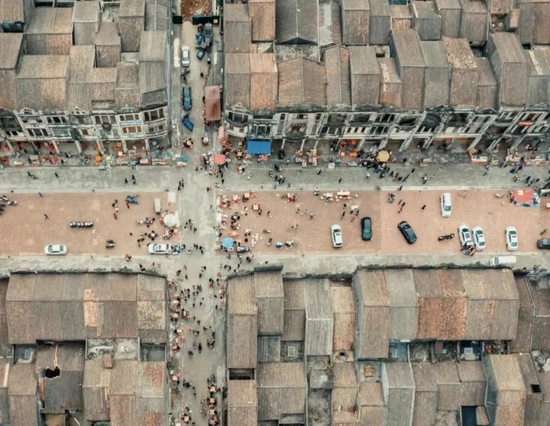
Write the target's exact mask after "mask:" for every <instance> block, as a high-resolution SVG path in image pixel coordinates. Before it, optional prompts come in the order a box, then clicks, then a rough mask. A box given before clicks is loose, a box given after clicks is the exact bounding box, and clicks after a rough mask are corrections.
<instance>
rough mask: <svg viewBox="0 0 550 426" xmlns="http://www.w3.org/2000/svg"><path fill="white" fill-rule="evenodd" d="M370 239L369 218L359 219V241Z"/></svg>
mask: <svg viewBox="0 0 550 426" xmlns="http://www.w3.org/2000/svg"><path fill="white" fill-rule="evenodd" d="M371 238H372V221H371V219H370V217H364V218H363V219H361V239H362V240H363V241H370V240H371Z"/></svg>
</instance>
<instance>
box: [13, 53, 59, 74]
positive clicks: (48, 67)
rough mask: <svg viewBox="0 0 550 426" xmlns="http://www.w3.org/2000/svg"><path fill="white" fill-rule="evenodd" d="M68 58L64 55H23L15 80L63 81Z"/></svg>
mask: <svg viewBox="0 0 550 426" xmlns="http://www.w3.org/2000/svg"><path fill="white" fill-rule="evenodd" d="M68 69H69V57H68V56H64V55H55V56H54V55H24V56H23V57H22V59H21V64H20V68H19V73H18V74H17V75H16V77H15V78H16V79H46V78H47V79H49V78H58V79H64V78H66V77H67V72H68Z"/></svg>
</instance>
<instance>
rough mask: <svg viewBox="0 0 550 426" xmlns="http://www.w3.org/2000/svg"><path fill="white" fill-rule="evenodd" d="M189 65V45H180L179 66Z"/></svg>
mask: <svg viewBox="0 0 550 426" xmlns="http://www.w3.org/2000/svg"><path fill="white" fill-rule="evenodd" d="M190 65H191V53H190V50H189V46H182V47H181V66H182V67H188V66H190Z"/></svg>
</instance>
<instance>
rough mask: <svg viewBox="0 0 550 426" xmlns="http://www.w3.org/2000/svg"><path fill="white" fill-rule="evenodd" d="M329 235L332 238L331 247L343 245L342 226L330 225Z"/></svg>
mask: <svg viewBox="0 0 550 426" xmlns="http://www.w3.org/2000/svg"><path fill="white" fill-rule="evenodd" d="M330 237H331V238H332V247H334V248H340V247H342V246H343V245H344V239H343V238H342V228H340V225H332V226H331V227H330Z"/></svg>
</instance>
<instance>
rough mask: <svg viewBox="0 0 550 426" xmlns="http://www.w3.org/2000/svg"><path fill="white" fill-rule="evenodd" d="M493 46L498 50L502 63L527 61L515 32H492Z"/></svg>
mask: <svg viewBox="0 0 550 426" xmlns="http://www.w3.org/2000/svg"><path fill="white" fill-rule="evenodd" d="M490 38H491V41H492V45H493V48H494V49H495V50H497V51H498V56H499V60H500V62H502V63H508V62H511V63H520V64H523V63H525V55H524V53H523V50H522V48H521V45H520V44H519V41H518V39H517V36H516V35H515V34H514V33H508V32H495V33H492V34H491V37H490Z"/></svg>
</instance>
